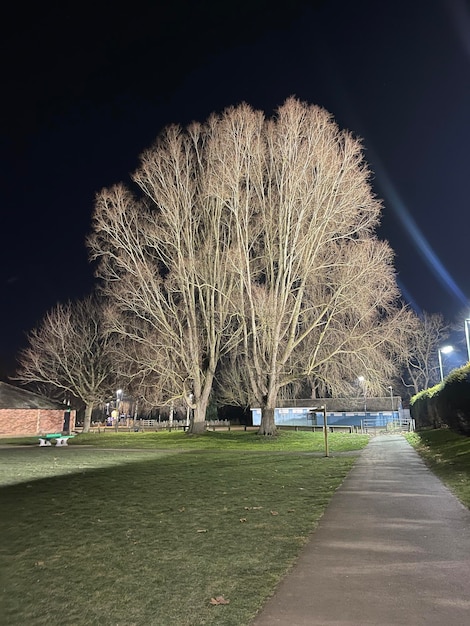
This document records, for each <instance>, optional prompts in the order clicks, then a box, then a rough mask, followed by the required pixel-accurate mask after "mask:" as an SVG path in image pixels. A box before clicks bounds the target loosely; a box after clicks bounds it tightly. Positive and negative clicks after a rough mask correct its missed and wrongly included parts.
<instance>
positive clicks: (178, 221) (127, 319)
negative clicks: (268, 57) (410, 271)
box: [89, 98, 408, 434]
mask: <svg viewBox="0 0 470 626" xmlns="http://www.w3.org/2000/svg"><path fill="white" fill-rule="evenodd" d="M133 179H134V181H135V182H136V183H137V184H138V186H139V187H140V190H141V191H142V192H143V198H141V199H139V198H137V197H135V196H134V195H132V194H131V193H130V192H129V191H128V190H126V189H125V188H124V187H123V186H117V187H114V188H112V189H110V190H104V191H103V192H102V193H101V194H100V195H99V197H98V198H97V202H96V208H95V212H94V217H93V232H92V235H91V236H90V238H89V247H90V251H91V258H92V259H96V260H98V264H97V276H98V277H100V278H101V279H102V283H101V284H102V288H103V289H104V291H105V292H106V293H107V294H108V295H109V296H110V300H111V301H112V302H113V304H114V305H115V307H116V310H117V314H116V315H115V320H114V322H113V328H112V330H113V331H114V333H117V334H120V335H121V336H122V337H126V338H127V339H129V340H131V341H132V342H137V343H138V344H139V345H140V347H141V349H139V350H135V351H134V352H133V355H134V356H133V357H132V358H133V363H134V364H133V367H134V368H135V370H136V371H138V372H140V374H139V375H142V376H143V377H144V378H145V376H147V375H152V376H153V375H155V374H156V375H157V377H158V378H159V379H161V380H162V381H164V385H166V388H167V391H166V394H167V395H168V396H169V398H170V397H173V396H174V397H175V398H176V397H178V396H179V397H183V398H186V400H187V402H190V403H191V405H192V406H193V408H194V409H195V410H194V420H193V424H192V430H193V432H197V431H198V430H201V429H202V425H203V421H204V417H205V412H206V408H207V405H208V401H209V396H210V393H211V390H212V386H213V381H214V375H215V371H216V367H217V365H218V363H219V362H220V360H221V359H223V358H224V356H225V355H228V354H229V353H232V354H231V357H230V362H231V363H232V366H233V367H232V370H231V371H230V379H231V381H232V382H231V384H230V388H231V389H232V391H234V392H236V393H235V395H237V396H238V397H240V398H242V397H243V398H244V401H246V400H248V401H249V402H250V403H252V402H256V403H258V404H259V405H260V406H261V408H262V425H261V429H260V432H262V433H264V434H273V433H274V432H275V426H274V408H275V404H276V398H277V396H278V393H279V392H280V390H281V389H283V388H284V387H285V386H286V385H289V384H291V383H292V382H293V381H296V380H298V379H300V378H304V377H305V376H311V377H315V378H316V379H317V381H318V384H319V385H322V386H328V387H329V388H331V389H332V390H340V389H341V387H342V386H343V385H345V384H348V382H347V381H350V380H352V379H354V380H355V379H356V378H357V374H358V373H360V374H361V375H363V376H367V377H368V379H370V381H371V383H370V385H369V388H372V386H373V385H377V386H378V385H382V384H383V382H384V380H385V379H386V378H388V377H389V376H390V374H391V372H392V370H393V363H394V360H395V359H396V358H397V355H398V354H399V353H400V351H401V350H402V349H403V345H404V342H405V339H406V329H407V327H408V325H407V324H408V321H407V320H408V317H407V316H408V313H407V311H406V310H405V309H404V308H403V307H401V306H400V304H399V301H398V297H399V293H398V289H397V285H396V281H395V274H394V269H393V255H392V251H391V249H390V247H389V246H388V244H386V243H385V242H381V241H378V240H377V238H376V235H375V229H376V227H377V225H378V222H379V218H380V212H381V204H380V202H379V201H378V200H377V199H376V198H375V197H374V195H373V193H372V191H371V186H370V173H369V170H368V167H367V165H366V163H365V162H364V158H363V154H362V147H361V144H360V142H359V141H358V140H357V139H355V138H354V137H353V136H352V135H351V134H350V133H348V132H346V131H341V130H340V129H339V128H338V127H337V125H336V124H335V123H334V121H333V120H332V118H331V115H330V114H329V113H327V112H326V111H325V110H323V109H321V108H319V107H315V106H307V105H305V104H303V103H300V102H298V101H296V100H295V99H293V98H291V99H289V100H288V101H287V102H286V103H285V104H284V105H283V106H282V107H280V109H279V110H278V112H277V115H276V116H275V117H274V118H273V119H265V117H264V115H263V113H261V112H259V111H254V110H253V109H251V108H250V107H249V106H248V105H246V104H242V105H240V106H238V107H234V108H230V109H227V110H226V111H224V112H223V113H222V114H221V115H219V116H216V115H213V116H212V117H211V118H209V120H208V121H207V122H206V123H205V124H204V125H199V124H193V125H192V126H190V127H188V128H187V129H186V130H185V131H183V130H181V129H180V128H178V127H170V128H169V129H167V130H166V131H165V132H164V133H163V135H162V136H161V137H160V138H159V140H158V141H157V143H156V145H155V146H154V147H153V148H152V149H151V150H149V151H148V152H146V153H145V154H144V155H143V156H142V160H141V166H140V168H139V169H138V171H137V172H136V174H135V175H134V177H133ZM235 348H236V351H235V352H233V351H234V350H235ZM225 371H227V370H226V369H225ZM234 378H235V379H236V380H237V381H238V382H237V384H232V383H234ZM345 381H346V382H345ZM225 387H226V388H227V387H229V385H225ZM226 390H227V389H226Z"/></svg>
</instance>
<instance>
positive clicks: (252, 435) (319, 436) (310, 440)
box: [0, 430, 369, 453]
mask: <svg viewBox="0 0 470 626" xmlns="http://www.w3.org/2000/svg"><path fill="white" fill-rule="evenodd" d="M368 441H369V437H368V435H361V434H349V433H341V432H339V433H329V435H328V447H329V451H330V452H332V453H334V452H346V451H348V450H359V449H361V448H363V447H364V446H365V445H366V444H367V442H368ZM0 443H1V444H3V445H37V444H38V439H37V437H23V438H16V439H0ZM77 445H85V446H94V447H99V448H139V449H150V448H151V449H165V450H166V449H179V450H222V449H223V450H242V449H243V450H252V451H260V450H264V451H282V452H288V451H292V452H323V451H324V446H325V438H324V435H323V433H322V432H315V433H313V432H308V431H297V432H296V431H279V432H278V434H277V436H276V437H263V436H260V435H258V434H257V433H256V431H222V430H221V431H215V432H211V431H207V432H205V433H202V434H200V435H188V434H187V433H185V432H183V431H181V430H178V431H175V430H174V431H171V432H169V431H159V432H136V433H134V432H125V433H123V432H119V433H115V432H112V431H107V432H100V433H98V432H95V433H87V434H81V435H78V436H76V437H74V438H72V439H69V446H77Z"/></svg>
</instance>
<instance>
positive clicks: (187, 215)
mask: <svg viewBox="0 0 470 626" xmlns="http://www.w3.org/2000/svg"><path fill="white" fill-rule="evenodd" d="M218 124H219V120H218V119H217V118H216V117H213V118H211V119H210V120H209V121H208V123H207V124H206V125H204V126H203V125H198V124H193V125H192V126H190V127H189V128H188V129H186V131H182V130H181V129H180V128H178V127H170V128H168V129H167V130H166V131H165V132H164V133H163V134H162V136H161V137H160V138H159V140H158V141H157V143H156V144H155V146H154V147H153V148H152V149H151V150H149V151H147V152H146V153H144V154H143V156H142V159H141V166H140V168H139V169H138V171H137V172H136V173H135V175H134V177H133V178H134V181H135V182H136V183H137V184H138V185H139V187H140V189H141V190H142V192H143V199H137V198H136V197H134V196H133V195H132V194H131V193H130V192H129V191H128V190H126V189H125V188H124V187H123V186H117V187H114V188H112V189H109V190H104V191H102V193H101V194H100V195H99V196H98V198H97V201H96V207H95V212H94V216H93V233H92V235H91V236H90V238H89V241H88V243H89V248H90V251H91V258H92V259H97V260H98V261H99V262H98V264H97V275H98V276H99V277H100V278H101V279H102V283H101V284H102V288H103V290H104V291H105V292H106V293H107V294H109V296H110V299H111V300H112V302H113V304H114V307H115V310H116V314H115V316H114V321H113V323H112V326H111V330H112V331H113V333H114V334H115V335H120V336H121V337H122V338H124V339H125V341H131V342H133V343H134V344H137V345H138V348H136V349H134V350H132V351H128V356H129V359H130V360H131V361H132V364H131V366H130V371H136V372H138V373H139V376H140V377H141V379H142V381H145V380H147V379H148V378H149V377H150V378H151V379H153V378H154V377H156V378H157V379H158V380H159V381H161V384H162V387H163V389H164V395H165V396H166V402H167V403H168V402H170V401H172V400H174V401H178V399H180V400H181V399H184V401H185V402H186V403H187V404H188V405H189V406H190V407H191V408H192V409H193V411H192V416H193V417H192V423H191V429H190V430H191V432H193V433H196V432H200V431H201V430H203V429H204V426H205V424H204V422H205V414H206V409H207V406H208V403H209V397H210V393H211V390H212V384H213V379H214V374H215V369H216V366H217V363H218V360H219V358H220V356H221V355H223V354H224V353H226V352H227V351H228V350H230V349H231V348H232V347H233V345H234V343H235V342H236V341H237V339H236V335H237V333H236V332H235V333H234V332H233V327H232V326H231V323H230V322H231V315H232V306H231V302H230V299H231V294H232V292H233V289H234V286H235V283H234V281H235V278H236V276H235V274H234V272H233V269H232V268H233V261H232V260H231V250H230V246H231V239H232V234H231V228H232V226H231V220H233V216H232V215H231V213H230V212H228V211H226V208H225V203H224V194H223V190H221V189H220V187H219V186H218V184H219V183H218V181H217V180H216V179H214V177H213V176H212V174H211V171H212V169H213V163H214V162H217V161H218V160H219V159H223V158H224V154H223V146H220V138H219V136H218V132H217V126H218ZM227 167H230V164H229V163H228V162H227Z"/></svg>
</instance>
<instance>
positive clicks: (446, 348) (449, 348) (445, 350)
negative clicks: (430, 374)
mask: <svg viewBox="0 0 470 626" xmlns="http://www.w3.org/2000/svg"><path fill="white" fill-rule="evenodd" d="M453 349H454V348H453V347H452V346H444V347H443V348H439V349H438V351H437V356H438V358H439V372H440V373H441V382H442V381H443V380H444V374H443V372H442V356H441V355H442V354H449V352H452V351H453Z"/></svg>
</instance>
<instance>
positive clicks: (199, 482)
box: [0, 433, 359, 626]
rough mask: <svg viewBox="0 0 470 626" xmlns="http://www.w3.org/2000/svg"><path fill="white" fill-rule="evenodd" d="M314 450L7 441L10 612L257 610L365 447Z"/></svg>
mask: <svg viewBox="0 0 470 626" xmlns="http://www.w3.org/2000/svg"><path fill="white" fill-rule="evenodd" d="M135 434H138V433H135ZM159 434H160V433H159ZM177 434H179V433H171V435H173V436H174V435H177ZM213 434H214V435H220V434H221V433H213ZM290 434H292V435H294V434H299V435H306V434H310V435H312V433H289V435H290ZM145 435H147V433H145ZM131 436H132V437H133V436H134V434H132V435H131ZM90 437H91V436H90ZM98 437H99V436H96V438H98ZM119 437H121V435H117V436H116V435H115V436H114V441H115V442H116V443H117V441H118V439H119ZM349 438H350V449H351V448H352V449H354V448H357V446H358V444H359V440H358V439H356V438H355V436H354V435H350V436H349ZM77 439H79V438H77ZM199 439H200V440H201V441H206V440H211V441H212V440H213V439H212V437H205V436H202V437H200V438H199ZM171 440H172V437H168V438H166V441H167V442H169V441H171ZM132 441H133V442H134V441H136V440H135V439H133V440H132ZM141 441H150V438H142V440H141ZM185 441H186V440H185ZM250 441H251V440H250ZM286 441H287V439H286ZM310 443H311V442H309V445H310ZM88 445H90V444H88ZM272 445H274V442H272ZM342 445H343V448H346V447H347V446H346V443H345V441H343V443H342ZM258 450H260V448H259V447H258ZM304 452H305V451H302V450H301V451H300V453H297V452H296V451H295V450H290V451H288V452H287V453H284V452H280V451H278V450H273V451H272V453H271V451H269V450H268V449H267V448H265V447H262V449H261V451H258V452H256V451H255V452H253V451H249V450H246V449H245V450H243V449H238V450H219V451H217V450H214V451H213V452H211V453H210V454H205V453H204V452H201V451H197V450H194V451H189V452H188V451H182V449H181V448H178V447H177V446H173V448H172V449H168V450H167V451H165V452H161V451H157V450H155V449H154V450H150V449H144V450H139V451H133V450H122V449H121V450H116V449H115V450H100V449H96V448H94V447H82V446H80V445H72V446H68V447H66V448H58V449H55V448H54V447H50V448H49V447H48V448H39V447H38V446H37V445H36V446H34V447H27V448H18V447H15V446H13V447H11V448H9V449H3V450H0V459H1V460H2V466H3V467H4V466H5V465H7V466H10V467H12V468H13V469H12V470H11V471H10V472H8V471H7V472H6V475H5V474H4V480H5V481H6V482H7V483H8V484H6V485H5V486H4V487H3V488H2V491H1V498H2V507H1V513H0V532H1V536H2V548H1V561H2V563H1V570H2V597H3V605H4V606H3V608H2V609H1V611H0V612H1V614H2V616H3V618H2V620H3V623H5V624H9V626H19V625H21V626H23V625H24V624H28V625H30V626H40V625H43V624H44V625H45V624H48V625H49V626H55V625H57V626H58V625H61V626H68V625H70V626H71V625H74V626H81V625H83V626H88V625H90V626H92V625H95V624H96V625H98V624H99V625H100V626H108V625H115V626H118V625H119V626H167V625H169V624H177V625H178V626H196V625H197V626H199V625H217V626H243V625H247V624H249V623H250V622H251V621H252V618H253V616H254V615H255V614H256V612H257V610H258V609H259V608H260V607H261V606H262V604H263V602H264V601H265V599H266V598H267V597H268V596H269V595H270V594H271V593H272V592H273V590H274V588H275V586H276V584H277V583H278V582H279V580H280V578H281V577H282V576H283V575H284V574H285V573H286V571H287V570H288V568H289V567H290V566H291V565H292V563H293V562H294V560H295V558H296V556H297V555H298V553H299V550H300V549H301V547H302V546H303V545H304V543H305V541H306V540H307V537H308V535H309V534H310V533H311V532H312V530H313V529H314V528H315V525H316V524H317V522H318V520H319V518H320V517H321V515H322V514H323V511H324V509H325V507H326V505H327V503H328V502H329V500H330V498H331V496H332V495H333V493H334V492H335V490H336V489H337V488H338V486H339V485H340V484H341V482H342V481H343V479H344V477H345V475H346V474H347V473H348V471H349V469H350V468H351V466H352V464H353V463H354V461H355V456H347V455H346V456H342V455H337V456H332V457H330V458H325V457H323V456H315V455H309V454H305V453H304ZM33 468H36V471H33ZM38 468H39V469H38ZM22 472H23V474H24V475H23V478H22V477H21V473H22ZM51 472H52V473H53V474H55V475H51V474H50V473H51ZM41 473H43V475H46V476H47V477H46V478H40V476H41ZM218 596H223V597H224V598H225V599H226V600H228V601H229V603H228V604H220V605H215V606H214V605H212V604H211V598H216V597H218Z"/></svg>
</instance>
